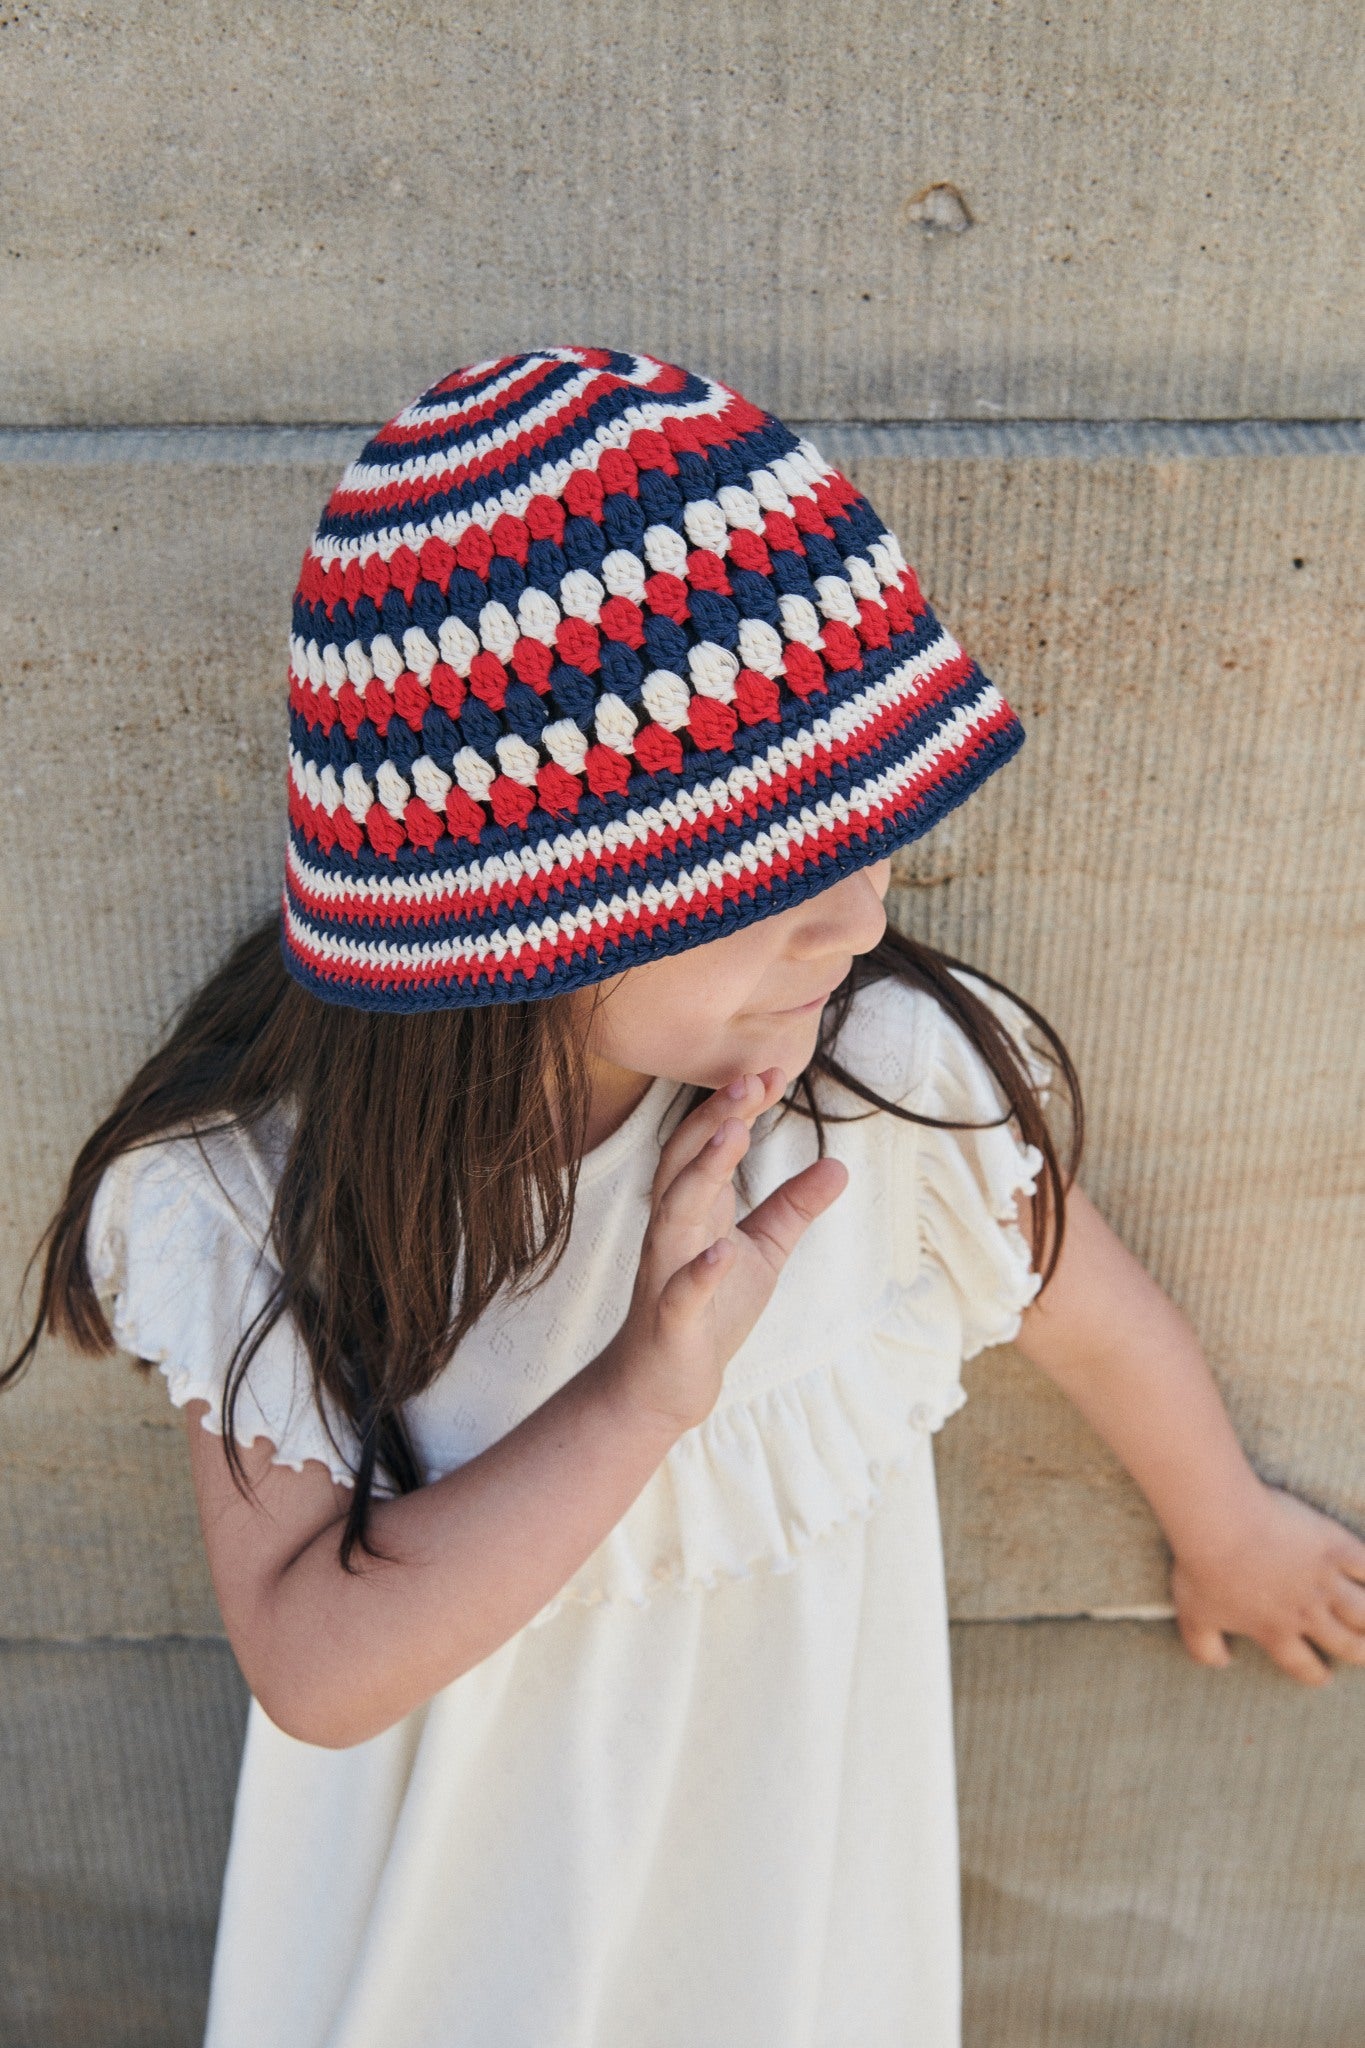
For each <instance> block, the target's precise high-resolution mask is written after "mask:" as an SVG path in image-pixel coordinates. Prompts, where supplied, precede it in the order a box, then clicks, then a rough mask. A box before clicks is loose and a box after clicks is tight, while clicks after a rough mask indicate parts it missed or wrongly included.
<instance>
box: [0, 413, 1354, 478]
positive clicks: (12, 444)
mask: <svg viewBox="0 0 1365 2048" xmlns="http://www.w3.org/2000/svg"><path fill="white" fill-rule="evenodd" d="M791 424H792V425H793V426H794V427H796V428H797V429H798V431H801V432H805V433H808V434H809V435H810V436H811V438H812V439H813V440H814V441H816V442H817V444H818V445H819V447H820V448H821V449H822V450H823V452H824V453H825V454H826V455H828V456H829V457H830V458H831V460H833V461H836V462H853V461H874V460H876V459H877V458H878V457H881V458H885V459H892V460H897V459H902V460H903V459H906V458H911V459H913V458H918V459H919V460H921V461H924V460H935V459H937V460H942V459H944V458H948V459H953V458H956V459H957V460H960V461H961V460H984V461H1005V460H1008V461H1021V460H1025V459H1033V460H1036V459H1038V458H1045V457H1064V458H1066V459H1068V460H1070V461H1073V462H1076V461H1079V462H1100V461H1109V460H1113V459H1114V458H1115V457H1125V456H1127V457H1133V456H1138V457H1145V458H1147V459H1149V460H1163V459H1164V460H1169V459H1172V458H1175V459H1179V458H1182V457H1183V458H1185V459H1187V460H1189V459H1197V460H1200V461H1204V460H1208V459H1210V458H1216V457H1220V456H1221V457H1227V456H1259V457H1265V456H1275V455H1361V454H1365V420H899V421H872V422H863V421H858V420H794V421H792V422H791ZM373 431H374V428H373V426H371V425H368V424H366V423H364V422H361V423H358V424H355V425H350V426H347V425H339V424H334V425H314V426H289V427H283V426H216V427H210V426H164V427H0V463H3V464H8V465H11V466H12V465H16V464H22V463H54V464H55V463H62V464H72V463H85V464H99V463H127V462H143V463H163V462H164V463H203V464H215V463H231V464H244V465H252V466H260V467H271V466H276V465H290V466H292V465H294V464H297V463H309V462H316V463H324V464H331V465H333V466H337V467H339V466H341V465H344V464H345V463H346V462H348V461H349V460H350V459H351V458H352V457H353V456H354V455H356V454H358V452H359V450H360V448H361V447H362V446H363V444H364V442H365V440H366V438H367V437H368V436H369V435H370V434H371V433H372V432H373Z"/></svg>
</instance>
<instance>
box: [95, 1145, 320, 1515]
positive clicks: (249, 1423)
mask: <svg viewBox="0 0 1365 2048" xmlns="http://www.w3.org/2000/svg"><path fill="white" fill-rule="evenodd" d="M287 1143H288V1131H287V1126H286V1124H285V1123H284V1121H283V1120H282V1119H281V1118H279V1117H278V1116H276V1117H270V1118H258V1119H255V1120H253V1121H251V1122H248V1123H241V1124H228V1123H223V1124H221V1125H218V1126H215V1127H213V1128H207V1129H203V1130H200V1131H193V1130H188V1129H187V1130H183V1131H180V1130H178V1131H171V1132H168V1133H167V1134H166V1135H165V1136H164V1137H162V1138H158V1139H156V1140H155V1141H153V1142H151V1143H149V1144H144V1145H139V1146H136V1147H133V1148H132V1149H130V1150H129V1151H127V1152H122V1153H120V1154H119V1155H118V1157H117V1158H115V1159H114V1160H113V1161H112V1162H111V1163H110V1165H109V1166H108V1167H107V1168H106V1169H105V1172H104V1174H103V1176H102V1178H101V1180H100V1184H99V1187H98V1189H97V1190H96V1194H95V1200H94V1203H93V1205H92V1207H91V1212H90V1220H89V1223H88V1224H87V1226H86V1233H85V1258H86V1265H87V1267H88V1269H89V1273H90V1279H91V1284H92V1285H93V1287H94V1290H95V1293H96V1295H97V1297H98V1298H99V1300H100V1303H101V1305H102V1306H103V1308H104V1312H105V1316H106V1318H107V1320H108V1323H109V1328H110V1331H111V1334H112V1335H113V1338H114V1342H115V1343H116V1344H117V1346H118V1348H119V1349H120V1350H121V1351H125V1352H127V1353H128V1354H129V1355H130V1356H131V1357H134V1358H140V1359H143V1360H145V1361H146V1362H147V1363H148V1364H151V1365H155V1366H157V1367H159V1368H160V1370H161V1372H162V1374H163V1376H164V1378H165V1380H166V1385H167V1390H168V1392H169V1394H170V1398H171V1400H172V1402H173V1403H174V1405H175V1406H176V1407H178V1408H180V1407H184V1406H185V1405H186V1403H187V1402H190V1401H204V1402H206V1403H207V1404H208V1412H207V1413H206V1414H205V1416H204V1417H203V1423H204V1427H205V1428H206V1429H208V1430H210V1431H212V1432H213V1433H214V1434H215V1435H218V1434H221V1419H220V1414H221V1402H222V1396H223V1390H224V1385H225V1382H226V1379H227V1376H228V1372H229V1368H230V1367H231V1365H232V1362H233V1359H234V1356H235V1355H236V1353H237V1351H238V1347H239V1345H240V1343H241V1341H242V1339H243V1337H244V1336H246V1335H247V1334H248V1333H250V1332H251V1331H253V1330H254V1328H255V1326H256V1324H257V1320H258V1319H259V1318H263V1317H265V1316H266V1315H268V1313H269V1311H270V1308H271V1302H272V1297H273V1295H274V1291H275V1288H276V1285H277V1282H278V1279H279V1272H278V1268H277V1266H276V1264H275V1261H274V1259H273V1257H272V1253H271V1243H270V1226H271V1216H272V1212H273V1206H274V1197H275V1189H276V1186H277V1184H278V1180H279V1175H280V1172H281V1170H282V1167H283V1162H284V1156H285V1151H286V1149H287ZM233 1435H234V1437H235V1438H236V1440H237V1442H238V1443H239V1444H242V1445H246V1444H250V1443H254V1442H255V1441H256V1440H257V1439H258V1438H260V1437H266V1438H267V1439H268V1440H269V1441H270V1442H271V1443H272V1444H273V1445H274V1446H275V1449H276V1453H277V1455H276V1459H275V1462H276V1463H278V1464H286V1465H290V1466H292V1467H293V1468H294V1469H295V1470H301V1469H302V1466H303V1463H304V1461H305V1460H307V1459H315V1460H317V1461H318V1462H319V1463H322V1464H324V1465H326V1466H327V1468H328V1470H329V1471H330V1472H331V1474H332V1476H333V1478H334V1479H337V1480H339V1481H341V1482H342V1483H343V1484H349V1483H350V1480H351V1474H352V1463H351V1460H352V1456H353V1452H354V1448H355V1446H354V1441H353V1439H352V1437H351V1436H350V1433H349V1431H348V1430H347V1428H346V1426H345V1423H344V1420H343V1419H342V1418H341V1417H340V1416H339V1415H338V1414H337V1413H336V1411H335V1410H334V1409H333V1408H332V1407H331V1406H330V1404H328V1405H327V1406H326V1407H325V1409H324V1410H323V1411H322V1412H320V1411H319V1409H318V1406H317V1404H316V1401H315V1398H314V1395H313V1385H312V1372H311V1367H310V1364H309V1360H308V1355H307V1349H306V1346H305V1345H304V1343H303V1340H302V1337H301V1335H300V1333H299V1331H298V1328H297V1326H296V1325H295V1324H294V1323H293V1321H292V1320H291V1319H290V1318H289V1317H288V1316H282V1317H281V1318H279V1320H277V1321H276V1322H274V1324H273V1326H272V1327H271V1328H270V1329H269V1330H268V1331H267V1333H266V1335H265V1337H264V1338H263V1340H262V1342H261V1344H260V1346H259V1348H258V1349H257V1350H256V1352H255V1353H254V1355H253V1356H252V1358H251V1360H250V1364H249V1366H248V1368H247V1371H246V1373H245V1375H244V1376H243V1378H242V1382H241V1388H240V1391H239V1394H238V1397H237V1402H236V1409H235V1414H234V1427H233Z"/></svg>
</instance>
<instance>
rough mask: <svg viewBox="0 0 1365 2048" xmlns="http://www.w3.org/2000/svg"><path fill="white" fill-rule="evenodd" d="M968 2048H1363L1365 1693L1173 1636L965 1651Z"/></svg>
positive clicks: (1065, 1639)
mask: <svg viewBox="0 0 1365 2048" xmlns="http://www.w3.org/2000/svg"><path fill="white" fill-rule="evenodd" d="M953 1668H954V1673H955V1685H956V1689H957V1711H958V1756H959V1769H960V1789H961V1799H962V1874H963V1903H964V1908H965V1941H966V1951H967V1969H966V1992H967V2007H966V2026H965V2029H964V2040H965V2042H966V2044H967V2048H1359V2044H1360V2042H1361V2041H1362V2040H1365V1792H1363V1791H1362V1786H1361V1779H1360V1773H1359V1771H1358V1770H1353V1769H1352V1768H1351V1767H1350V1766H1349V1765H1348V1764H1347V1763H1346V1759H1347V1758H1348V1757H1349V1758H1358V1757H1359V1756H1360V1753H1361V1744H1362V1741H1365V1680H1362V1678H1361V1676H1360V1674H1359V1673H1343V1674H1340V1675H1339V1676H1338V1677H1337V1678H1336V1679H1335V1680H1334V1681H1333V1683H1332V1684H1331V1685H1330V1686H1328V1687H1327V1689H1326V1690H1325V1691H1324V1692H1321V1693H1307V1692H1305V1691H1303V1690H1302V1689H1300V1688H1298V1687H1295V1686H1294V1685H1293V1684H1292V1682H1291V1681H1289V1680H1288V1679H1285V1678H1282V1677H1281V1676H1280V1675H1279V1674H1278V1673H1277V1672H1275V1671H1274V1670H1273V1669H1272V1668H1271V1667H1270V1666H1268V1665H1267V1664H1266V1663H1264V1661H1263V1660H1262V1659H1260V1658H1259V1657H1258V1656H1256V1655H1255V1654H1254V1653H1253V1652H1249V1651H1247V1652H1245V1653H1244V1654H1242V1655H1239V1657H1238V1659H1237V1663H1236V1666H1235V1668H1234V1669H1232V1670H1230V1671H1221V1672H1210V1671H1204V1670H1201V1669H1199V1668H1198V1667H1196V1666H1195V1665H1193V1664H1191V1663H1190V1662H1189V1660H1188V1659H1187V1658H1186V1657H1185V1655H1184V1653H1183V1651H1182V1650H1181V1649H1180V1648H1179V1647H1178V1645H1177V1643H1176V1641H1175V1631H1174V1629H1173V1628H1170V1627H1169V1626H1167V1625H1150V1624H1149V1625H1147V1626H1135V1625H1133V1624H1131V1623H1128V1624H1108V1625H1106V1626H1099V1625H1097V1624H1093V1623H1092V1624H1089V1625H1087V1624H1085V1623H1079V1624H1078V1623H1065V1622H1048V1623H1004V1624H995V1625H988V1626H985V1627H980V1626H967V1627H960V1628H958V1629H957V1630H956V1632H955V1635H954V1642H953Z"/></svg>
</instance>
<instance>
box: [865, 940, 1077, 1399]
mask: <svg viewBox="0 0 1365 2048" xmlns="http://www.w3.org/2000/svg"><path fill="white" fill-rule="evenodd" d="M951 972H952V973H953V975H954V978H955V979H956V980H958V981H959V982H960V983H961V984H962V985H963V987H965V988H966V989H968V990H969V991H970V993H971V994H973V995H975V996H977V997H978V998H979V999H980V1000H981V1002H983V1003H984V1004H985V1005H986V1007H987V1008H988V1009H989V1010H990V1011H991V1012H992V1013H993V1014H994V1016H995V1017H996V1018H997V1019H998V1021H999V1022H1000V1024H1001V1025H1002V1026H1003V1027H1004V1029H1005V1032H1006V1033H1007V1035H1008V1037H1009V1038H1010V1040H1011V1041H1012V1043H1013V1045H1014V1047H1015V1048H1016V1050H1017V1051H1018V1053H1019V1055H1020V1057H1021V1059H1022V1060H1023V1063H1024V1066H1025V1068H1026V1071H1027V1072H1028V1074H1029V1077H1030V1079H1031V1081H1032V1083H1033V1085H1034V1087H1035V1089H1036V1090H1037V1092H1038V1095H1039V1098H1040V1100H1041V1101H1042V1102H1043V1103H1044V1104H1046V1102H1047V1100H1048V1097H1049V1092H1050V1089H1049V1082H1050V1080H1051V1078H1052V1074H1053V1069H1052V1067H1051V1065H1050V1063H1049V1062H1048V1060H1047V1059H1046V1058H1045V1057H1044V1056H1043V1054H1042V1052H1041V1051H1040V1049H1039V1047H1038V1045H1037V1044H1036V1043H1035V1041H1034V1038H1033V1036H1032V1031H1033V1027H1032V1025H1031V1023H1030V1020H1029V1018H1028V1017H1027V1015H1026V1013H1025V1012H1024V1011H1023V1010H1022V1009H1021V1008H1020V1006H1019V1004H1018V1003H1016V1002H1015V1001H1014V1000H1013V998H1012V997H1010V996H1009V995H1008V994H1006V993H1005V992H1004V991H1003V990H1001V989H997V988H995V987H994V986H993V985H992V984H991V983H990V982H988V981H986V980H984V979H983V978H982V977H981V976H979V975H977V974H974V973H972V972H971V971H970V970H969V969H965V968H964V969H958V968H954V969H952V970H951ZM836 1056H837V1057H838V1059H839V1061H840V1064H841V1065H842V1066H844V1067H845V1068H846V1069H847V1070H848V1071H849V1072H850V1073H851V1074H853V1075H855V1076H856V1077H857V1078H858V1079H859V1080H860V1081H863V1082H864V1083H866V1084H867V1085H868V1086H869V1087H871V1088H873V1089H874V1090H875V1091H876V1092H877V1093H878V1094H879V1095H881V1096H882V1097H884V1098H885V1099H886V1100H887V1101H889V1102H890V1103H892V1104H894V1105H895V1106H896V1107H897V1108H899V1109H902V1110H905V1111H907V1112H909V1113H910V1116H911V1117H914V1118H931V1119H933V1120H934V1121H933V1122H932V1123H921V1122H912V1121H910V1120H909V1119H908V1118H906V1117H897V1116H895V1115H892V1114H887V1113H885V1112H883V1113H881V1114H878V1115H874V1116H873V1117H872V1118H871V1119H869V1120H868V1121H867V1122H864V1123H862V1124H860V1125H852V1126H849V1127H847V1128H849V1129H850V1130H852V1131H854V1132H858V1133H861V1136H859V1137H857V1138H855V1139H853V1140H852V1141H850V1142H852V1143H854V1144H857V1145H860V1146H861V1148H862V1158H863V1159H864V1160H865V1161H866V1162H867V1163H868V1164H869V1165H870V1166H872V1168H873V1171H874V1172H875V1174H876V1176H877V1179H878V1181H879V1183H880V1188H881V1190H882V1204H883V1207H884V1210H885V1213H886V1214H887V1215H888V1216H889V1218H890V1219H891V1229H892V1238H893V1258H894V1268H895V1272H896V1274H897V1277H898V1279H899V1281H900V1283H901V1284H902V1287H903V1288H904V1289H905V1291H906V1295H907V1298H909V1297H914V1298H915V1299H916V1300H920V1301H922V1302H925V1303H927V1300H928V1298H929V1296H931V1295H934V1294H935V1293H936V1292H937V1293H939V1294H941V1298H942V1300H943V1301H945V1302H948V1303H950V1304H951V1306H952V1310H953V1314H954V1320H955V1325H956V1328H955V1342H956V1343H957V1344H958V1345H959V1346H960V1355H961V1356H962V1357H964V1358H970V1357H971V1356H973V1355H974V1353H976V1352H978V1351H980V1350H983V1349H985V1348H986V1347H988V1346H990V1345H996V1344H1002V1343H1005V1342H1007V1341H1008V1340H1009V1339H1010V1338H1011V1337H1013V1336H1014V1335H1015V1334H1016V1333H1017V1331H1018V1327H1019V1317H1020V1315H1021V1313H1022V1311H1023V1309H1024V1308H1026V1307H1027V1306H1028V1304H1029V1302H1030V1301H1031V1300H1032V1299H1033V1297H1034V1295H1035V1294H1036V1292H1037V1290H1038V1287H1039V1284H1040V1280H1039V1275H1038V1274H1037V1272H1036V1271H1034V1270H1033V1267H1032V1261H1031V1255H1030V1250H1029V1246H1028V1244H1027V1242H1026V1240H1025V1238H1024V1235H1023V1232H1022V1231H1021V1230H1020V1228H1019V1223H1018V1214H1019V1211H1018V1198H1019V1197H1020V1196H1024V1197H1028V1196H1031V1195H1032V1194H1033V1193H1034V1192H1035V1190H1036V1187H1037V1182H1038V1176H1039V1175H1040V1173H1041V1172H1042V1170H1043V1165H1044V1161H1043V1155H1042V1153H1041V1152H1040V1151H1039V1150H1038V1148H1037V1147H1036V1146H1035V1145H1032V1144H1028V1143H1026V1142H1025V1140H1024V1138H1023V1136H1022V1134H1021V1132H1020V1130H1019V1127H1018V1123H1017V1121H1016V1120H1015V1119H1014V1118H1013V1117H1012V1116H1011V1114H1010V1103H1009V1100H1008V1098H1007V1096H1006V1095H1005V1092H1004V1090H1003V1088H1002V1087H1001V1085H1000V1083H999V1082H998V1081H997V1079H996V1078H995V1075H994V1073H993V1072H992V1070H991V1068H990V1066H989V1065H988V1064H987V1062H986V1060H985V1059H984V1057H983V1056H982V1054H981V1053H980V1052H979V1051H978V1050H977V1048H976V1046H975V1045H974V1044H973V1042H972V1040H971V1039H970V1038H969V1036H968V1035H967V1032H966V1031H965V1030H964V1029H963V1027H962V1025H961V1024H960V1023H959V1022H958V1021H957V1019H956V1018H955V1017H954V1016H953V1015H952V1014H951V1013H950V1011H949V1010H948V1009H947V1008H946V1007H945V1005H944V1004H943V1003H942V1002H940V1001H939V999H938V998H937V996H935V995H934V994H933V993H932V992H931V991H929V990H927V989H923V988H920V987H916V986H913V985H911V984H910V983H908V982H905V981H902V980H900V979H899V977H895V976H887V977H885V978H884V979H881V980H878V981H876V982H872V983H870V984H867V985H866V986H864V987H863V988H861V989H859V991H858V993H857V995H856V997H855V999H854V1002H853V1004H852V1005H851V1007H850V1010H849V1014H848V1017H847V1019H846V1022H845V1024H844V1026H843V1028H842V1029H841V1031H840V1034H839V1039H838V1043H837V1047H836ZM833 1092H834V1093H835V1094H837V1095H838V1096H839V1097H840V1098H841V1101H842V1106H843V1108H844V1111H845V1113H847V1110H848V1109H849V1108H851V1107H852V1106H853V1105H854V1104H855V1103H856V1102H857V1100H858V1098H856V1097H854V1096H852V1094H851V1093H850V1091H849V1090H847V1089H844V1088H841V1087H838V1086H837V1084H834V1088H833ZM846 1156H847V1155H846ZM836 1206H837V1205H836ZM850 1220H852V1219H850ZM943 1290H946V1292H944V1291H943Z"/></svg>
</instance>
